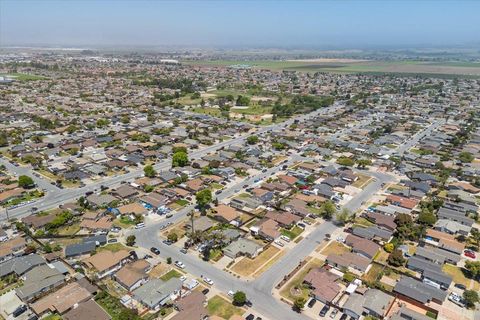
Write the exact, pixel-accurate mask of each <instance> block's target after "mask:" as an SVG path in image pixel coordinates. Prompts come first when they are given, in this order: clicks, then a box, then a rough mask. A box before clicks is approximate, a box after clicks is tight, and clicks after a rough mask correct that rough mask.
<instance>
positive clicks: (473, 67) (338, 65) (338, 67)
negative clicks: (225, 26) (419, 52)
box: [183, 59, 480, 78]
mask: <svg viewBox="0 0 480 320" xmlns="http://www.w3.org/2000/svg"><path fill="white" fill-rule="evenodd" d="M183 63H184V64H187V65H195V66H212V67H228V66H243V67H245V66H248V67H251V68H256V69H268V70H273V71H282V70H285V71H300V72H332V73H370V74H380V73H392V74H424V75H437V76H452V75H466V76H471V77H474V78H477V77H480V63H476V62H428V61H409V60H405V61H368V60H348V59H316V60H257V61H239V60H211V61H183Z"/></svg>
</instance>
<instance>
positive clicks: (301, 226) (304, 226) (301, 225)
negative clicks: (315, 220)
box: [297, 222, 307, 230]
mask: <svg viewBox="0 0 480 320" xmlns="http://www.w3.org/2000/svg"><path fill="white" fill-rule="evenodd" d="M297 226H299V227H300V228H302V229H303V230H305V228H306V227H307V226H306V225H305V224H304V223H302V222H298V223H297Z"/></svg>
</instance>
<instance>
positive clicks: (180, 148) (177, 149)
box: [172, 146, 187, 153]
mask: <svg viewBox="0 0 480 320" xmlns="http://www.w3.org/2000/svg"><path fill="white" fill-rule="evenodd" d="M177 152H185V153H187V148H186V147H183V146H174V147H173V148H172V153H177Z"/></svg>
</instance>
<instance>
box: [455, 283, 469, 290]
mask: <svg viewBox="0 0 480 320" xmlns="http://www.w3.org/2000/svg"><path fill="white" fill-rule="evenodd" d="M455 287H456V288H458V289H462V290H467V287H466V286H465V285H463V284H461V283H455Z"/></svg>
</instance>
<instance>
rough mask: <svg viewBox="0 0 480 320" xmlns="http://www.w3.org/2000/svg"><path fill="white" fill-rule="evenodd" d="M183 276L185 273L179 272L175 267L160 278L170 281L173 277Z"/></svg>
mask: <svg viewBox="0 0 480 320" xmlns="http://www.w3.org/2000/svg"><path fill="white" fill-rule="evenodd" d="M181 276H183V274H181V273H180V272H178V271H177V270H175V269H172V270H170V271H168V272H167V273H165V274H164V275H163V276H161V277H160V279H161V280H163V281H168V280H170V279H172V278H180V277H181Z"/></svg>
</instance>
